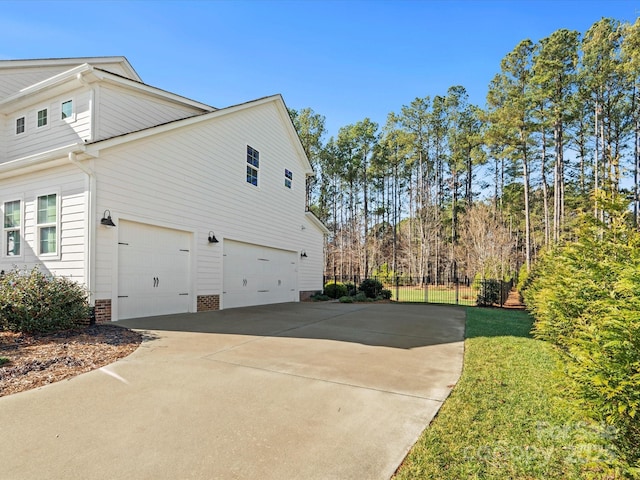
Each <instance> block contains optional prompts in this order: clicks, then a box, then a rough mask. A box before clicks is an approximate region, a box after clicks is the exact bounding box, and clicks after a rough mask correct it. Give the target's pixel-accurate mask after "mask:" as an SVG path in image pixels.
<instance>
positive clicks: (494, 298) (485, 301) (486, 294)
mask: <svg viewBox="0 0 640 480" xmlns="http://www.w3.org/2000/svg"><path fill="white" fill-rule="evenodd" d="M479 288H480V291H479V292H478V298H477V299H476V304H477V305H478V306H481V307H490V306H491V305H494V304H496V303H500V294H501V292H502V283H501V282H500V280H483V281H481V282H480V287H479Z"/></svg>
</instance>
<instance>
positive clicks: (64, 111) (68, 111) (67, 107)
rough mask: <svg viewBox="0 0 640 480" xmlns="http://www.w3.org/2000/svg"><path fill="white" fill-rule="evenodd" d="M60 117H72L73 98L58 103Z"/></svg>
mask: <svg viewBox="0 0 640 480" xmlns="http://www.w3.org/2000/svg"><path fill="white" fill-rule="evenodd" d="M60 112H61V118H62V120H64V119H72V118H73V100H67V101H66V102H62V105H60Z"/></svg>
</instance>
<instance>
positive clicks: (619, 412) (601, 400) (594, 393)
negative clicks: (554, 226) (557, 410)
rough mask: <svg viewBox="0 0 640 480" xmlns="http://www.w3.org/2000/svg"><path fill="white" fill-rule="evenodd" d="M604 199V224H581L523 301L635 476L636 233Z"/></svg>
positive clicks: (616, 204) (639, 412) (639, 320)
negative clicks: (609, 432)
mask: <svg viewBox="0 0 640 480" xmlns="http://www.w3.org/2000/svg"><path fill="white" fill-rule="evenodd" d="M605 200H606V199H603V200H600V201H601V202H602V203H601V205H603V206H605V207H607V211H608V213H607V222H606V223H601V222H598V221H597V220H594V219H592V218H590V219H589V218H585V219H584V221H583V226H582V227H581V228H580V229H579V230H578V231H577V232H576V235H577V240H576V241H574V242H572V243H568V244H566V245H564V246H561V247H556V248H554V249H552V250H548V251H546V252H545V253H544V254H543V255H542V258H541V259H540V260H539V261H538V262H537V264H536V265H535V268H534V269H533V270H532V272H531V274H530V278H529V281H528V286H527V288H526V289H525V291H524V298H525V301H526V303H527V306H528V308H529V309H530V310H531V311H532V313H533V315H534V317H535V319H536V322H535V325H534V335H535V336H536V337H537V338H540V339H543V340H547V341H550V342H552V343H554V344H556V345H557V346H558V347H559V349H560V351H561V352H562V353H563V355H564V360H565V362H564V370H565V373H566V374H568V375H569V377H570V378H571V379H572V385H573V386H574V389H575V394H576V397H577V398H578V399H579V401H580V403H581V404H582V405H583V407H584V409H585V410H586V411H587V412H589V413H590V414H591V415H592V416H593V418H594V419H596V420H597V421H599V422H602V423H603V424H605V425H608V426H610V427H612V428H611V431H612V432H615V434H614V438H613V439H612V440H613V441H614V443H615V444H616V445H617V447H618V451H617V454H618V455H619V458H621V459H623V460H624V461H626V462H627V464H628V465H629V466H630V467H629V468H630V470H629V471H630V472H632V471H633V467H631V466H633V465H636V466H637V464H638V461H639V460H640V234H639V233H638V232H637V231H636V230H635V228H633V227H632V226H631V225H629V223H628V222H627V215H628V213H627V210H626V206H625V205H624V203H623V202H620V201H612V200H609V201H608V202H605ZM636 473H638V472H636Z"/></svg>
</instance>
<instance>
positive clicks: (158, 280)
mask: <svg viewBox="0 0 640 480" xmlns="http://www.w3.org/2000/svg"><path fill="white" fill-rule="evenodd" d="M158 285H160V279H159V278H158V277H153V288H156V287H157V286H158Z"/></svg>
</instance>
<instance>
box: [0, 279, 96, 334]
mask: <svg viewBox="0 0 640 480" xmlns="http://www.w3.org/2000/svg"><path fill="white" fill-rule="evenodd" d="M88 316H89V303H88V300H87V293H86V291H85V290H84V288H83V287H82V286H81V285H79V284H77V283H75V282H73V281H71V280H68V279H66V278H61V277H50V276H48V275H45V274H44V273H42V272H40V271H39V270H38V269H37V268H34V269H33V270H31V271H29V272H23V271H20V270H18V269H14V270H12V271H10V272H8V273H5V274H4V275H3V276H2V277H0V328H2V329H3V330H12V331H18V332H28V333H35V332H52V331H56V330H64V329H67V328H72V327H74V326H76V325H77V323H78V322H79V321H84V320H86V319H87V318H88Z"/></svg>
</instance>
